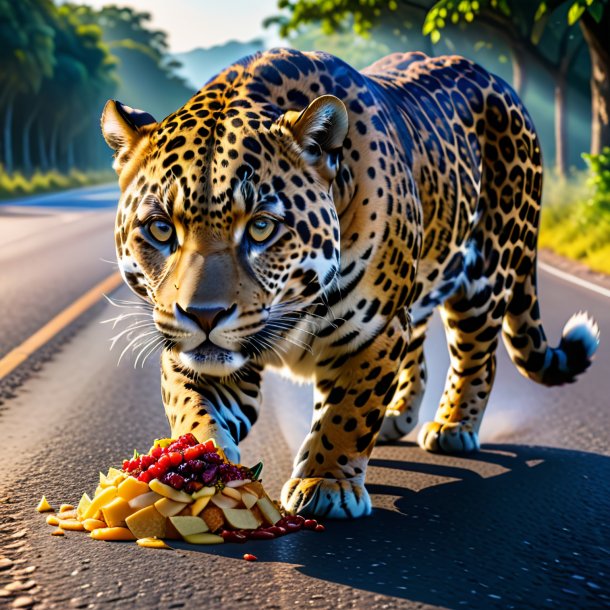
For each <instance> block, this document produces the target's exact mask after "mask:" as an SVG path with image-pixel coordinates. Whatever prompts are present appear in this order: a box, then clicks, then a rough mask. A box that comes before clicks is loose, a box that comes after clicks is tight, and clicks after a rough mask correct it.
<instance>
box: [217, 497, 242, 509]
mask: <svg viewBox="0 0 610 610" xmlns="http://www.w3.org/2000/svg"><path fill="white" fill-rule="evenodd" d="M240 501H241V495H240V496H239V501H238V500H235V499H233V498H229V496H225V495H224V494H216V495H215V496H212V504H215V505H216V506H218V508H237V507H238V506H239V502H240Z"/></svg>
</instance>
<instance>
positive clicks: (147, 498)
mask: <svg viewBox="0 0 610 610" xmlns="http://www.w3.org/2000/svg"><path fill="white" fill-rule="evenodd" d="M162 497H163V496H162V495H160V494H158V493H157V492H156V491H149V492H147V493H145V494H142V495H140V496H136V497H135V498H134V499H133V500H129V506H131V508H133V509H134V510H140V509H141V508H146V507H147V506H150V505H151V504H154V503H155V502H156V501H157V500H160V499H161V498H162Z"/></svg>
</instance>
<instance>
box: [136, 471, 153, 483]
mask: <svg viewBox="0 0 610 610" xmlns="http://www.w3.org/2000/svg"><path fill="white" fill-rule="evenodd" d="M153 478H154V477H153V476H152V474H151V473H150V472H148V470H147V471H146V472H142V473H140V475H139V476H138V481H142V482H143V483H150V482H151V481H152V480H153Z"/></svg>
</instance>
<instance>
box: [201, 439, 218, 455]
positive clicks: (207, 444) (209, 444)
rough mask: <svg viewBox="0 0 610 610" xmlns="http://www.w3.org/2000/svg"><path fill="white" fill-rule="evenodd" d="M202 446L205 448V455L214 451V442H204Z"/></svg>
mask: <svg viewBox="0 0 610 610" xmlns="http://www.w3.org/2000/svg"><path fill="white" fill-rule="evenodd" d="M203 446H204V447H205V453H208V452H212V451H216V447H215V445H214V441H206V442H205V443H203Z"/></svg>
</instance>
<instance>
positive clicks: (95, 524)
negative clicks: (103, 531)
mask: <svg viewBox="0 0 610 610" xmlns="http://www.w3.org/2000/svg"><path fill="white" fill-rule="evenodd" d="M83 527H84V528H85V530H86V531H88V532H92V531H93V530H97V529H100V528H102V527H106V523H105V522H104V521H101V520H100V519H85V520H84V521H83Z"/></svg>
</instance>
